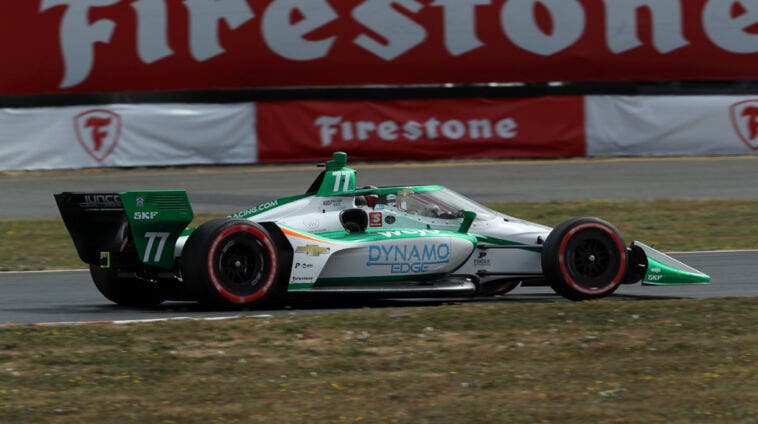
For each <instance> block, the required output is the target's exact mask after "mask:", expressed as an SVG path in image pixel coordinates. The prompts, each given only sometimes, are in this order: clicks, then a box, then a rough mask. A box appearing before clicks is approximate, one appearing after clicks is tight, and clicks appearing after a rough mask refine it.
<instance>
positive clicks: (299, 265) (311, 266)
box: [295, 262, 313, 269]
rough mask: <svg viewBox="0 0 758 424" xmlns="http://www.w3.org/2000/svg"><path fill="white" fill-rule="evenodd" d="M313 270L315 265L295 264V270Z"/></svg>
mask: <svg viewBox="0 0 758 424" xmlns="http://www.w3.org/2000/svg"><path fill="white" fill-rule="evenodd" d="M311 268H313V264H311V263H307V262H297V263H296V264H295V269H311Z"/></svg>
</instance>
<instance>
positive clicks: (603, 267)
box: [569, 239, 611, 279]
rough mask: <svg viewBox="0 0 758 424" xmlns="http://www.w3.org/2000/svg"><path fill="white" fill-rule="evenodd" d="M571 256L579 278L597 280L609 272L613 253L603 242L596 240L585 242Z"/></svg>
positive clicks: (571, 252) (573, 267)
mask: <svg viewBox="0 0 758 424" xmlns="http://www.w3.org/2000/svg"><path fill="white" fill-rule="evenodd" d="M569 254H570V255H571V256H572V257H573V258H572V259H571V263H572V265H573V266H572V267H571V268H572V269H573V270H574V272H575V273H576V274H578V276H580V277H582V278H586V279H595V278H597V277H599V276H600V275H603V273H604V272H606V271H607V270H608V267H609V266H610V262H611V251H610V250H609V249H608V248H607V247H606V245H605V244H603V242H601V241H600V240H596V239H586V240H583V241H582V242H581V243H580V244H579V245H578V246H576V248H575V249H574V250H573V251H570V252H569Z"/></svg>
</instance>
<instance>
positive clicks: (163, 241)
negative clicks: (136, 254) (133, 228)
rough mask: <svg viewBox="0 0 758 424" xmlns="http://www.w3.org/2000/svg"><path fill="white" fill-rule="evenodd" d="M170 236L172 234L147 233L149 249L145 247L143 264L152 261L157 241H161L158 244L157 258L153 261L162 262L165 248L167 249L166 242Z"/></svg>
mask: <svg viewBox="0 0 758 424" xmlns="http://www.w3.org/2000/svg"><path fill="white" fill-rule="evenodd" d="M170 234H171V233H163V232H161V233H156V232H151V231H150V232H146V233H145V238H146V239H147V247H145V257H144V258H143V259H142V262H149V261H150V252H151V251H152V250H153V245H154V244H155V239H159V240H160V241H159V242H158V247H157V248H156V249H155V258H154V259H153V262H160V260H161V255H162V254H163V248H164V247H166V240H168V236H169V235H170Z"/></svg>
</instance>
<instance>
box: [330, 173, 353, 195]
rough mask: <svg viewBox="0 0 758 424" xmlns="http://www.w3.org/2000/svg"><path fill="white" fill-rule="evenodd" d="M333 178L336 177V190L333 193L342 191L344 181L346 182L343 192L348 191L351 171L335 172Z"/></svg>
mask: <svg viewBox="0 0 758 424" xmlns="http://www.w3.org/2000/svg"><path fill="white" fill-rule="evenodd" d="M332 176H333V177H334V189H333V190H332V192H338V191H340V183H341V182H342V180H343V179H344V180H345V182H344V183H342V191H347V190H348V189H349V188H350V171H335V172H332Z"/></svg>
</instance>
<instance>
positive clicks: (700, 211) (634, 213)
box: [0, 200, 758, 271]
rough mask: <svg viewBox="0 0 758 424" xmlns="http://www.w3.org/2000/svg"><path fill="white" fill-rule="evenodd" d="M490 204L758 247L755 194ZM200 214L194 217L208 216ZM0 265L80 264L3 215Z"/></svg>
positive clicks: (688, 242)
mask: <svg viewBox="0 0 758 424" xmlns="http://www.w3.org/2000/svg"><path fill="white" fill-rule="evenodd" d="M490 206H492V207H494V208H495V209H498V210H502V211H504V212H506V213H508V214H510V215H514V216H517V217H519V218H523V219H526V220H530V221H535V222H539V223H544V224H546V225H551V226H554V225H556V224H558V223H559V222H561V221H563V220H566V219H568V218H571V217H574V216H586V215H591V216H599V217H602V218H603V219H605V220H607V221H609V222H611V223H613V224H614V225H615V226H616V227H617V228H618V229H619V230H620V231H621V233H622V234H623V236H624V237H625V238H626V240H627V242H631V240H640V241H643V242H645V243H646V244H650V245H653V246H654V247H656V248H658V249H662V250H667V251H671V250H712V249H745V248H747V249H750V248H756V247H758V201H756V200H735V201H723V200H692V201H674V200H656V201H579V202H547V203H543V202H539V203H538V202H514V203H507V204H502V203H496V204H491V205H490ZM210 218H211V216H200V217H198V219H197V220H196V222H202V221H204V220H207V219H210ZM0 241H1V242H0V271H9V270H36V269H63V268H81V267H82V266H83V265H82V263H81V262H80V261H79V259H78V257H77V256H76V252H75V251H74V248H73V244H72V243H71V240H70V238H69V236H68V234H67V232H66V230H65V227H64V226H63V223H62V222H61V221H60V220H59V219H56V220H34V221H0Z"/></svg>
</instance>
